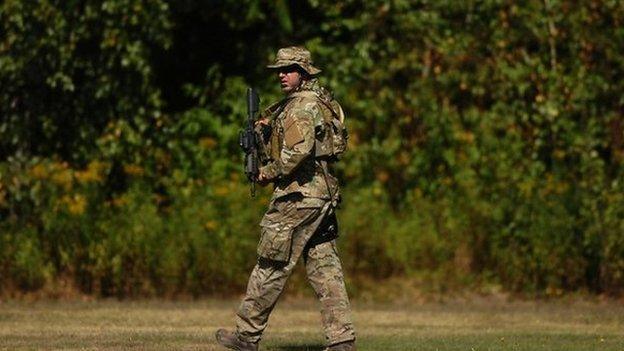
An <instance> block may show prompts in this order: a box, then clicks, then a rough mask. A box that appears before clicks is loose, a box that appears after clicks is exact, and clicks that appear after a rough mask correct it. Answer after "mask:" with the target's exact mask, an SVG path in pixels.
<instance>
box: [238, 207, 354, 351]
mask: <svg viewBox="0 0 624 351" xmlns="http://www.w3.org/2000/svg"><path fill="white" fill-rule="evenodd" d="M327 207H328V206H327V204H326V202H325V201H322V200H318V199H308V198H303V199H302V198H292V197H289V196H286V197H285V198H282V199H278V200H276V201H273V202H272V203H271V205H270V206H269V210H268V211H267V213H266V214H265V216H264V218H263V220H262V222H261V226H262V237H261V239H260V245H259V248H258V251H259V255H260V258H259V259H258V263H257V264H256V266H255V267H254V269H253V271H252V273H251V277H250V278H249V283H248V285H247V293H246V295H245V298H244V299H243V302H242V303H241V305H240V308H239V310H238V313H237V318H236V324H237V333H238V335H239V337H240V338H241V339H243V340H245V341H248V342H257V341H259V340H260V338H261V335H262V332H263V331H264V329H265V328H266V326H267V322H268V319H269V315H270V314H271V311H272V310H273V308H274V307H275V304H276V302H277V300H278V298H279V296H280V295H281V293H282V291H283V290H284V286H285V284H286V281H287V280H288V277H289V276H290V274H291V273H292V271H293V268H294V267H295V265H296V263H297V261H298V260H299V258H300V257H303V260H304V264H305V268H306V272H307V276H308V281H309V282H310V284H311V285H312V287H313V288H314V291H315V293H316V296H317V298H318V299H319V301H320V303H321V315H322V323H323V329H324V332H325V337H326V339H327V341H328V343H329V344H335V343H339V342H343V341H349V340H354V339H355V332H354V329H353V323H352V322H351V318H350V307H349V298H348V296H347V291H346V289H345V283H344V278H343V272H342V266H341V264H340V259H339V258H338V252H337V250H336V241H335V240H333V238H332V237H330V238H328V239H329V240H323V237H324V235H325V234H326V233H324V226H321V223H322V221H323V218H324V215H325V211H326V210H327ZM283 233H287V234H288V235H287V236H290V237H291V238H292V243H291V245H289V246H290V247H287V248H286V249H287V251H289V252H288V253H287V254H286V255H283V257H287V260H286V261H276V260H273V259H267V258H266V257H263V254H264V256H266V254H267V253H268V255H271V252H273V253H275V247H273V248H269V249H268V250H267V249H266V248H263V244H262V242H263V240H265V241H266V240H268V239H267V238H266V237H267V236H268V237H269V238H272V237H280V234H283ZM269 241H270V240H269ZM277 241H283V240H277ZM286 241H288V240H286ZM266 245H268V246H270V245H269V244H266ZM279 246H283V245H282V244H279V245H278V247H279ZM278 256H279V255H278Z"/></svg>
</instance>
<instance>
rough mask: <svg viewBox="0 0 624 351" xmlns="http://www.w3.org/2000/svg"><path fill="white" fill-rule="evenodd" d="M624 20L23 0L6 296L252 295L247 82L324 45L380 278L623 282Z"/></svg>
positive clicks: (474, 6)
mask: <svg viewBox="0 0 624 351" xmlns="http://www.w3.org/2000/svg"><path fill="white" fill-rule="evenodd" d="M623 21H624V6H623V5H622V4H620V2H616V1H593V0H591V1H590V0H588V1H583V2H580V3H578V4H575V6H571V5H570V4H568V3H567V2H564V1H558V0H542V1H537V0H534V1H526V2H522V3H518V4H516V3H512V2H502V1H479V2H473V1H468V2H457V1H446V0H445V1H435V2H430V1H403V0H397V1H392V2H388V1H381V0H373V1H356V0H349V1H334V2H322V1H315V0H309V1H305V0H298V1H292V2H287V1H276V2H271V3H266V2H263V1H259V0H249V1H243V2H240V1H239V2H235V1H219V2H214V3H211V4H210V6H208V5H207V4H206V3H204V2H199V1H194V0H184V1H175V2H174V1H169V2H167V1H164V0H155V1H151V0H150V1H146V0H110V1H103V2H102V1H99V2H95V1H87V2H74V1H66V2H60V1H51V0H48V1H39V2H28V1H18V0H8V1H5V2H3V3H2V4H1V5H0V25H1V26H2V27H1V28H2V31H1V33H2V35H1V36H0V82H1V85H2V87H3V89H2V92H0V116H2V117H1V118H0V155H2V162H0V229H1V230H2V234H1V236H0V238H1V241H0V244H1V246H0V253H1V255H0V257H1V258H0V274H2V276H3V277H8V278H7V279H4V280H3V282H4V284H3V286H2V288H6V289H10V288H14V287H18V288H19V289H23V290H28V289H35V290H36V289H40V288H42V287H45V286H47V285H49V284H51V282H52V281H53V280H54V279H55V278H57V277H60V276H63V277H70V278H71V279H72V280H73V281H74V282H75V285H76V286H77V287H78V288H79V289H81V290H82V291H84V292H88V293H94V294H100V295H117V296H126V295H171V294H178V293H189V294H194V295H200V294H205V293H220V292H226V291H231V290H232V289H241V288H242V287H243V286H244V283H245V280H246V278H247V274H248V270H249V268H250V267H249V266H250V265H252V264H253V258H254V247H255V241H256V239H257V232H258V228H257V222H258V221H259V219H260V215H261V213H262V209H263V206H264V205H266V201H267V196H268V190H267V191H265V192H263V193H262V196H261V197H260V201H258V200H255V199H252V200H250V199H249V198H248V196H247V189H246V184H245V182H244V180H243V177H242V176H241V173H242V172H241V166H240V162H241V155H240V152H239V150H238V145H237V139H238V131H239V129H240V128H241V126H242V122H243V120H244V115H245V113H246V111H245V105H244V93H245V88H246V86H248V85H254V86H257V87H259V88H260V91H261V92H262V104H263V105H264V106H266V105H268V103H269V102H271V101H274V100H276V99H279V97H280V92H279V89H278V88H279V86H278V84H277V80H276V78H275V77H272V76H271V75H272V73H269V72H268V71H266V70H265V68H264V66H265V64H266V63H268V62H269V60H270V59H271V58H272V57H273V55H274V53H275V51H276V50H277V48H278V47H280V46H284V45H292V44H303V45H306V46H307V47H308V48H309V49H310V50H311V51H312V52H313V56H314V58H315V62H316V65H318V66H319V67H321V68H323V73H322V76H321V80H322V82H323V83H324V84H325V85H327V86H328V87H329V88H330V89H331V90H333V91H334V93H335V96H336V97H337V99H338V100H339V101H341V103H342V105H343V106H344V108H345V111H346V113H347V126H348V128H349V131H350V136H351V138H350V144H349V152H348V153H347V154H346V155H345V158H344V160H343V161H341V163H339V164H337V165H336V171H337V173H338V175H339V176H340V179H341V180H342V181H343V182H344V183H345V191H344V193H345V202H344V205H343V209H342V210H341V211H340V212H339V218H340V221H341V227H342V230H343V233H342V238H341V239H340V240H341V246H342V250H343V253H344V255H343V257H344V261H345V267H346V268H347V269H348V270H349V271H350V273H351V274H352V275H353V276H354V277H355V280H354V281H355V283H356V284H358V286H359V285H360V283H361V281H360V279H359V278H362V281H364V280H365V279H367V278H374V279H386V278H392V277H407V278H418V279H420V278H426V281H427V282H428V284H429V283H430V284H431V285H436V286H439V287H440V288H441V289H445V288H449V287H452V286H454V285H465V284H467V285H473V286H477V287H478V286H479V285H480V284H486V285H487V284H498V285H501V286H502V287H503V288H505V289H507V290H510V291H522V292H530V293H535V294H542V293H546V294H560V293H563V292H565V291H577V290H583V291H591V292H597V293H601V292H607V293H616V294H617V293H621V292H622V289H623V288H624V273H623V272H624V241H623V240H622V236H621V232H622V230H623V229H624V219H623V218H624V196H623V195H622V194H624V188H623V185H622V181H621V180H622V179H623V176H624V167H623V166H622V163H623V161H624V123H623V122H622V121H621V120H622V106H623V104H624V100H623V99H622V97H621V94H620V93H619V92H620V91H622V90H624V89H623V88H624V87H623V86H622V84H624V83H623V82H622V79H620V78H621V76H622V75H623V74H624V58H623V57H622V56H621V55H620V53H621V52H622V49H623V47H622V45H623V44H622V43H624V31H622V30H620V29H619V28H620V27H621V23H622V22H623ZM223 262H228V264H227V265H224V264H223ZM362 286H364V285H362Z"/></svg>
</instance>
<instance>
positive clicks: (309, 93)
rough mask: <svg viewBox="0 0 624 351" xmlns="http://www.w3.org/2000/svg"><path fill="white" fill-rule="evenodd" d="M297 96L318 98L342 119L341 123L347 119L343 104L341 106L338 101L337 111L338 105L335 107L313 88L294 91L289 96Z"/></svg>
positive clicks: (336, 116) (335, 115)
mask: <svg viewBox="0 0 624 351" xmlns="http://www.w3.org/2000/svg"><path fill="white" fill-rule="evenodd" d="M295 97H309V98H316V99H317V100H318V101H319V102H320V103H322V104H323V105H325V107H327V108H328V109H329V110H330V111H331V113H332V114H333V115H334V117H335V118H336V119H338V120H339V121H340V123H344V119H345V118H344V117H345V115H344V111H343V110H342V106H340V104H339V103H338V102H336V105H337V109H338V111H336V107H334V106H333V104H332V103H331V102H329V101H326V100H324V99H322V98H321V96H320V95H319V94H317V93H315V92H313V91H311V90H304V91H298V92H296V93H292V94H291V95H290V96H289V98H295ZM332 101H336V100H332Z"/></svg>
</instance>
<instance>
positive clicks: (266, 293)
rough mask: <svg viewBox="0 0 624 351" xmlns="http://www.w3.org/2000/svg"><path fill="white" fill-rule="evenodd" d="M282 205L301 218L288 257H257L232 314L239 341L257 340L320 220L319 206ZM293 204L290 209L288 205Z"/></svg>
mask: <svg viewBox="0 0 624 351" xmlns="http://www.w3.org/2000/svg"><path fill="white" fill-rule="evenodd" d="M284 206H285V207H282V208H280V212H281V213H285V214H291V215H287V216H288V217H295V218H302V219H304V220H303V221H300V223H297V225H296V229H295V230H294V233H293V240H292V250H291V254H290V260H289V261H288V262H287V263H279V262H275V261H270V260H266V259H262V258H260V259H259V260H258V263H257V264H256V266H255V267H254V269H253V271H252V273H251V277H250V278H249V283H248V284H247V293H246V295H245V298H244V299H243V302H242V303H241V305H240V307H239V310H238V312H237V314H236V316H237V317H236V331H237V334H238V335H239V337H240V339H241V340H244V341H247V342H254V343H255V342H258V341H259V340H260V337H261V335H262V332H263V331H264V329H265V328H266V326H267V322H268V319H269V315H270V314H271V311H273V308H274V307H275V303H276V302H277V300H278V298H279V297H280V295H281V294H282V291H283V290H284V286H285V285H286V281H287V280H288V277H290V274H291V273H292V270H293V268H294V267H295V265H296V263H297V260H298V259H299V257H300V256H301V253H302V252H303V249H304V247H305V245H306V243H307V242H308V240H309V239H310V237H311V236H312V234H313V233H314V231H315V230H316V228H317V227H318V224H319V222H320V220H321V219H322V218H321V216H320V214H321V210H320V209H319V208H314V209H297V208H296V204H292V203H289V204H284ZM293 206H294V209H293V208H291V207H293ZM293 211H294V214H293Z"/></svg>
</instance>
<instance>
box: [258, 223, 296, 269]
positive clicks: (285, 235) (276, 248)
mask: <svg viewBox="0 0 624 351" xmlns="http://www.w3.org/2000/svg"><path fill="white" fill-rule="evenodd" d="M260 227H261V231H260V233H261V234H260V243H259V244H258V256H260V257H263V258H266V259H269V260H272V261H278V262H288V260H289V259H290V249H291V246H292V225H291V224H289V223H284V221H283V219H282V218H280V213H279V212H278V211H275V212H269V213H267V214H266V215H265V216H264V218H262V221H261V222H260Z"/></svg>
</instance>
